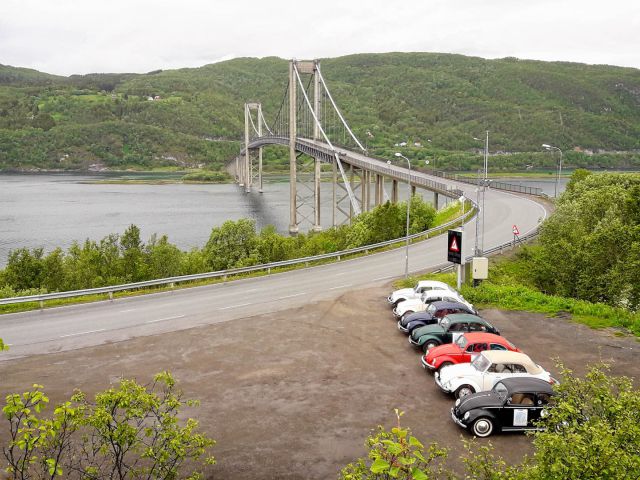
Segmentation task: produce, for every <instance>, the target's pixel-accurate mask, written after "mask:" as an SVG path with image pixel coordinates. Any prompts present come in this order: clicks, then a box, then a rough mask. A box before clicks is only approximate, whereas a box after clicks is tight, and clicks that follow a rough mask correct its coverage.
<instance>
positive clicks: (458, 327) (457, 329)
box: [449, 323, 466, 332]
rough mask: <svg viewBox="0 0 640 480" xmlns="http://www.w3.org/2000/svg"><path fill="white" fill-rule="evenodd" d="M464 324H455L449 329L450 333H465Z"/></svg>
mask: <svg viewBox="0 0 640 480" xmlns="http://www.w3.org/2000/svg"><path fill="white" fill-rule="evenodd" d="M465 326H466V325H465V324H464V323H454V324H453V325H451V326H450V327H449V331H450V332H464V331H466V329H465Z"/></svg>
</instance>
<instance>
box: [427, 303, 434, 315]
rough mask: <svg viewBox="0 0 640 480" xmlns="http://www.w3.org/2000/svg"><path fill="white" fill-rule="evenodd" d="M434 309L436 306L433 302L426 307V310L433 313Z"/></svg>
mask: <svg viewBox="0 0 640 480" xmlns="http://www.w3.org/2000/svg"><path fill="white" fill-rule="evenodd" d="M435 311H436V306H435V305H434V304H433V303H432V304H431V305H429V306H428V307H427V312H429V313H431V314H433V313H435Z"/></svg>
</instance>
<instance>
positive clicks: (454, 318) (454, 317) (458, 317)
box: [431, 302, 487, 323]
mask: <svg viewBox="0 0 640 480" xmlns="http://www.w3.org/2000/svg"><path fill="white" fill-rule="evenodd" d="M436 303H443V302H436ZM448 303H450V302H448ZM431 305H433V303H432V304H431ZM463 305H464V304H463ZM444 318H447V319H449V321H450V322H451V323H459V322H477V321H478V320H480V321H482V323H487V322H486V320H485V319H484V318H482V317H479V316H478V315H474V314H473V313H450V314H449V315H445V316H444Z"/></svg>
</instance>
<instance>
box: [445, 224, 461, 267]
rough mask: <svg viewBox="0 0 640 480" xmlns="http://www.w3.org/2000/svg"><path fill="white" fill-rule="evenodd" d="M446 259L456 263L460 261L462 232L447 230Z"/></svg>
mask: <svg viewBox="0 0 640 480" xmlns="http://www.w3.org/2000/svg"><path fill="white" fill-rule="evenodd" d="M447 261H448V262H453V263H457V264H461V263H462V232H461V231H459V230H449V235H448V241H447Z"/></svg>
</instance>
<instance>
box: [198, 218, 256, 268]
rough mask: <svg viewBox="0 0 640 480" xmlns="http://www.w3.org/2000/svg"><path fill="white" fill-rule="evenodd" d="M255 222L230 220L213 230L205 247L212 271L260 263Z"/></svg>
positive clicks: (208, 263)
mask: <svg viewBox="0 0 640 480" xmlns="http://www.w3.org/2000/svg"><path fill="white" fill-rule="evenodd" d="M257 244H258V237H257V235H256V229H255V222H254V221H253V220H248V219H246V218H243V219H240V220H238V221H236V222H234V221H232V220H228V221H226V222H224V223H223V224H222V226H220V227H216V228H214V229H213V230H211V235H210V236H209V240H208V241H207V244H206V245H205V247H204V254H205V259H206V262H207V267H208V268H210V269H211V270H227V269H229V268H235V267H242V266H249V265H254V264H256V263H257V261H258V252H257V251H256V247H257Z"/></svg>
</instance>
